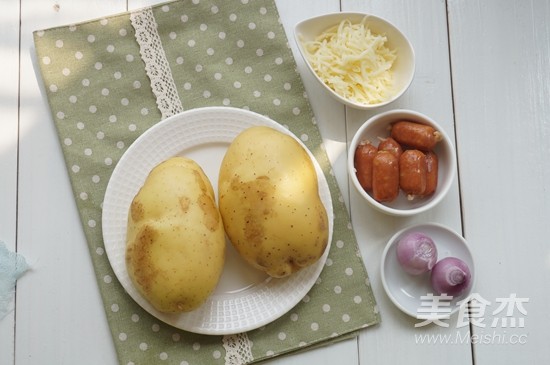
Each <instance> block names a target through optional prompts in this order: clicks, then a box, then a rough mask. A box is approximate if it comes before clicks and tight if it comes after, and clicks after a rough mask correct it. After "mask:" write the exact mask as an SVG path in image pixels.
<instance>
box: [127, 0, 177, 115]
mask: <svg viewBox="0 0 550 365" xmlns="http://www.w3.org/2000/svg"><path fill="white" fill-rule="evenodd" d="M130 21H131V22H132V26H133V27H134V29H135V31H136V41H137V43H138V44H139V52H140V54H141V59H142V60H143V62H144V63H145V71H146V72H147V76H148V77H149V80H150V81H151V89H153V93H154V94H155V96H156V98H157V107H158V109H159V110H160V112H161V114H162V119H165V118H168V117H169V116H172V115H174V114H178V113H180V112H182V111H183V106H182V104H181V100H180V98H179V95H178V90H177V89H176V84H175V82H174V78H173V77H172V72H171V71H170V64H169V63H168V60H167V59H166V54H165V53H164V48H163V47H162V42H161V40H160V36H159V33H158V25H157V22H156V20H155V16H154V15H153V10H152V8H151V7H148V8H144V9H141V10H137V11H135V12H132V13H131V14H130Z"/></svg>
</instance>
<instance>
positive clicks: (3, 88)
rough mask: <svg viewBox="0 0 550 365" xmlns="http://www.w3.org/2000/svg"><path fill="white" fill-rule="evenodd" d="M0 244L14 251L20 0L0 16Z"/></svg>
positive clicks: (0, 352) (10, 334) (2, 342)
mask: <svg viewBox="0 0 550 365" xmlns="http://www.w3.org/2000/svg"><path fill="white" fill-rule="evenodd" d="M0 38H1V39H2V47H1V48H0V59H2V67H1V68H0V80H2V83H0V95H2V96H1V98H2V100H1V102H0V115H2V122H1V123H0V171H2V173H1V174H0V207H1V208H0V222H2V223H1V224H0V241H3V242H4V243H5V244H6V246H7V248H8V249H10V250H11V251H15V249H16V237H17V235H16V227H17V149H18V145H17V140H18V128H19V126H18V124H19V120H18V114H17V103H18V101H17V98H18V94H17V89H18V82H19V80H18V73H17V72H13V71H14V70H18V68H19V1H18V0H9V1H5V2H4V3H3V4H2V12H1V13H0ZM14 328H15V314H14V312H11V313H9V314H8V315H7V316H6V317H4V319H2V320H0V363H1V364H13V362H14Z"/></svg>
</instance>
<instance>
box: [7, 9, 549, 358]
mask: <svg viewBox="0 0 550 365" xmlns="http://www.w3.org/2000/svg"><path fill="white" fill-rule="evenodd" d="M156 2H158V0H152V1H151V0H108V1H106V0H59V1H54V0H52V1H44V0H2V6H1V11H0V59H1V60H2V66H1V67H0V116H1V120H0V171H1V173H0V240H2V241H4V242H5V243H6V244H7V245H8V247H9V248H11V249H12V250H17V251H18V252H19V253H21V254H23V255H24V256H25V257H26V258H27V259H28V260H29V261H30V263H31V265H32V268H33V269H32V271H31V272H28V273H27V274H26V275H25V276H23V277H22V278H21V279H20V280H19V282H18V286H17V290H16V309H15V311H14V312H12V313H11V314H9V315H8V316H7V317H6V318H4V319H3V320H2V321H0V364H6V365H8V364H17V365H23V364H59V365H61V364H115V363H116V362H117V360H116V356H115V351H114V347H113V343H112V340H111V336H110V333H109V330H108V326H107V322H106V319H105V314H104V310H103V306H102V303H101V299H100V296H99V291H98V289H97V284H96V280H95V278H94V273H93V268H92V265H91V260H90V257H89V253H88V249H87V247H86V242H85V239H84V235H83V232H82V230H81V226H80V222H79V218H78V214H77V210H76V207H75V203H74V201H73V198H72V194H71V189H70V186H69V180H68V176H67V172H66V169H65V165H64V162H63V157H62V153H61V150H60V146H59V143H58V139H57V135H56V133H55V129H54V125H53V122H52V123H50V122H48V121H46V122H45V121H44V119H48V120H49V119H50V115H49V110H48V108H47V105H46V102H45V100H44V99H43V98H42V95H41V94H40V91H39V86H38V85H39V84H38V81H37V78H36V74H35V70H34V69H33V65H32V61H31V57H30V52H31V46H32V35H31V32H32V31H33V30H35V29H39V28H48V27H52V26H56V25H64V24H68V23H74V22H78V21H82V20H86V19H89V18H94V17H100V16H104V15H107V14H112V13H119V12H123V11H126V10H128V9H135V8H139V7H142V6H145V5H150V4H153V3H156ZM277 5H278V7H279V11H280V15H281V20H282V22H283V25H284V27H285V29H286V31H287V35H288V36H289V39H290V45H291V47H292V49H293V51H294V53H295V56H296V58H297V61H298V66H299V71H300V73H301V75H302V78H303V80H304V83H305V85H306V88H307V91H308V93H309V95H310V100H311V103H312V106H313V109H314V112H315V114H316V116H317V119H318V121H319V125H320V128H321V132H322V134H323V137H324V139H325V141H326V144H327V148H328V152H329V155H330V158H331V160H332V162H333V165H334V170H335V172H336V175H337V178H338V181H339V184H340V187H341V189H342V192H343V194H344V196H345V199H346V203H347V206H348V207H349V209H350V212H351V214H352V219H353V223H354V226H355V231H356V234H357V237H358V240H359V243H360V248H361V252H362V254H363V257H364V259H365V262H366V265H367V268H368V270H369V274H370V277H371V281H372V286H373V288H374V290H375V295H376V298H377V300H378V303H379V307H380V311H381V315H382V323H381V325H379V326H377V327H374V328H371V329H368V330H366V331H364V332H363V333H362V334H361V335H360V337H359V338H358V339H352V340H347V341H344V342H341V343H338V344H335V345H331V346H328V347H324V348H320V349H316V350H311V351H307V352H304V353H301V354H298V355H292V356H287V357H283V358H279V359H275V360H273V361H271V362H270V363H272V364H304V363H308V364H309V363H311V364H313V363H314V364H334V363H340V364H408V363H412V364H439V363H441V362H443V361H444V362H445V363H447V364H469V363H476V364H498V363H503V364H516V363H530V362H531V363H538V364H542V363H550V346H548V336H549V335H550V330H549V329H548V325H550V310H549V309H548V304H549V303H550V290H548V288H549V282H550V244H549V243H548V242H549V237H550V188H549V186H550V158H549V155H550V25H549V24H550V22H549V21H550V1H548V0H525V1H520V0H517V1H514V0H447V1H443V0H424V1H415V2H412V1H407V0H371V1H360V0H302V1H294V0H277ZM339 10H343V11H346V10H347V11H362V12H369V13H372V14H375V15H378V16H381V17H384V18H386V19H388V20H390V21H391V22H393V23H395V24H396V25H397V26H399V27H400V28H401V29H402V30H403V31H404V32H405V33H406V34H407V35H408V36H409V38H410V40H411V42H412V44H413V46H414V48H415V51H416V57H417V69H416V75H415V79H414V82H413V84H412V86H411V87H410V89H409V90H408V92H407V93H406V94H405V95H404V97H403V98H402V99H400V100H399V101H398V102H396V103H394V104H392V105H390V106H388V107H385V108H384V109H383V110H388V109H392V108H408V109H414V110H417V111H420V112H422V113H425V114H427V115H429V116H431V117H432V118H434V119H435V120H437V121H438V122H440V123H441V124H442V125H443V126H444V128H445V130H446V132H447V133H448V134H449V135H450V136H451V137H452V138H453V139H454V141H455V144H456V150H457V155H458V166H459V169H458V179H457V181H456V183H455V184H454V185H453V187H452V189H451V192H450V194H449V196H448V197H447V198H446V199H445V200H444V201H443V202H442V203H441V204H440V205H439V206H438V207H436V208H435V209H433V210H432V211H430V212H427V213H425V214H423V215H421V216H418V217H415V218H393V217H389V216H384V215H382V214H381V213H378V212H376V211H374V210H373V209H372V208H370V207H368V206H366V205H365V204H364V203H363V202H361V200H360V199H359V195H358V194H357V193H356V191H355V190H354V189H353V187H352V186H351V185H350V184H349V181H348V178H347V171H346V153H347V151H346V150H347V147H346V146H347V143H349V141H350V140H351V138H352V136H353V133H354V132H355V131H356V130H357V128H358V127H359V126H360V124H361V123H362V122H363V121H365V120H366V119H367V118H368V117H370V116H371V115H373V112H362V111H357V110H352V109H349V108H345V107H344V106H342V105H340V104H338V103H337V102H335V101H334V100H332V99H331V98H330V97H329V96H328V95H326V94H325V92H324V91H322V90H319V89H318V87H317V86H316V85H315V83H314V80H313V78H312V76H311V75H310V74H308V72H307V70H306V69H305V66H304V64H303V62H302V60H301V59H300V58H299V56H298V53H297V49H296V47H295V44H294V41H293V39H292V37H291V35H292V34H291V31H292V28H293V26H294V24H295V23H297V22H298V21H300V20H302V19H305V18H307V17H310V16H314V15H318V14H322V13H327V12H333V11H339ZM420 222H439V223H442V224H444V225H447V226H449V227H450V228H452V229H454V230H456V231H458V232H460V233H462V234H463V235H464V237H465V238H466V239H467V240H468V242H469V243H470V245H471V247H472V249H473V252H474V255H475V260H476V263H477V284H476V288H475V291H476V293H479V295H480V296H481V297H482V298H484V299H485V300H487V301H488V302H490V303H491V304H490V305H489V306H488V307H487V308H486V309H485V311H484V312H482V313H479V312H478V314H479V316H478V318H477V319H478V323H475V324H471V325H470V326H468V325H467V326H464V327H461V328H457V326H456V321H453V320H451V321H449V322H448V323H449V324H450V326H449V327H448V328H443V327H441V326H437V325H431V326H427V327H422V328H415V327H414V324H415V323H417V321H416V320H414V319H412V318H409V317H407V316H406V315H404V314H402V313H401V312H400V311H398V310H397V309H396V307H394V306H393V304H392V303H391V302H390V300H389V299H388V297H387V296H386V294H385V292H384V290H383V288H382V284H381V281H380V274H379V268H380V263H379V261H380V256H381V253H382V250H383V248H384V245H385V243H386V241H387V240H388V238H389V237H390V236H391V235H392V234H393V233H394V232H395V231H396V230H398V229H400V228H402V227H405V226H409V225H411V224H414V223H420ZM514 294H515V295H516V296H517V298H519V299H522V300H526V299H528V300H529V301H528V302H527V303H522V304H523V306H524V308H525V310H526V314H522V313H520V312H519V307H518V305H517V303H518V302H519V300H517V299H516V300H514V299H513V298H514ZM500 302H502V303H504V304H505V303H507V302H512V306H511V309H513V312H512V313H509V314H510V317H512V318H516V319H518V321H519V318H523V320H524V327H523V328H521V327H518V326H516V328H512V327H510V326H508V327H505V326H504V325H503V323H502V319H503V317H506V313H505V312H506V310H504V311H500V312H499V311H498V307H499V305H500ZM493 312H497V313H494V314H493ZM510 317H509V318H510ZM453 318H455V319H456V317H453ZM481 325H485V327H484V328H483V327H481ZM468 334H472V335H475V337H474V338H473V339H472V340H471V341H468V339H469V337H468ZM426 335H433V336H437V335H440V336H442V337H437V338H436V337H434V338H432V339H431V340H430V339H429V338H427V337H422V336H426ZM443 336H448V337H443ZM445 338H447V340H445ZM422 340H424V342H422ZM90 344H93V346H91V345H90ZM98 349H99V351H98Z"/></svg>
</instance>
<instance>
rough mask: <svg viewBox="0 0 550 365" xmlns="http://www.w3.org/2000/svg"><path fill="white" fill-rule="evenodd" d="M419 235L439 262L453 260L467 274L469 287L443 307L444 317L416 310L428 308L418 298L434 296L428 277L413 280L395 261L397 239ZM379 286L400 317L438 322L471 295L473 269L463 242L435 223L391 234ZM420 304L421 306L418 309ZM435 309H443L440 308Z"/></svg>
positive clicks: (472, 262)
mask: <svg viewBox="0 0 550 365" xmlns="http://www.w3.org/2000/svg"><path fill="white" fill-rule="evenodd" d="M413 231H414V232H422V233H424V234H426V235H428V236H430V237H431V238H432V239H433V241H434V243H435V245H436V247H437V253H438V258H437V260H438V261H440V260H441V259H443V258H445V257H457V258H459V259H461V260H462V261H464V262H465V263H466V264H467V265H468V267H469V269H470V274H471V281H470V286H469V287H468V289H466V291H465V292H463V293H462V294H460V295H459V296H456V297H453V298H452V299H451V300H450V306H449V307H450V308H449V307H447V308H448V309H447V311H448V312H446V313H435V311H434V313H426V312H421V311H419V309H421V308H422V307H424V310H426V304H429V303H430V302H429V300H427V299H426V298H422V297H423V296H427V295H428V294H429V293H433V295H434V296H436V295H437V294H435V293H434V291H433V289H432V287H431V283H430V273H425V274H422V275H418V276H414V275H409V274H407V273H406V272H405V271H404V270H403V268H402V267H401V265H400V264H399V262H398V261H397V254H396V247H397V243H398V242H399V240H400V239H401V237H403V236H405V235H406V234H407V233H409V232H413ZM380 268H381V269H380V271H381V278H382V285H383V286H384V289H385V290H386V293H387V294H388V297H389V298H390V299H391V301H392V302H393V303H394V304H395V305H396V306H397V307H398V308H399V309H400V310H401V311H403V312H404V313H406V314H408V315H410V316H412V317H415V318H422V319H435V318H442V317H445V316H447V315H452V314H453V313H455V312H456V311H457V310H458V309H459V306H458V305H457V303H459V302H461V301H463V300H465V299H467V298H468V297H470V295H471V294H472V292H473V288H474V286H475V278H476V275H475V266H474V258H473V255H472V252H471V251H470V248H469V247H468V244H467V243H466V240H465V239H464V238H463V237H462V236H460V235H459V234H457V233H456V232H454V231H453V230H451V229H449V228H447V227H445V226H443V225H441V224H437V223H425V224H419V225H415V226H411V227H408V228H405V229H402V230H400V231H399V232H397V233H395V234H394V235H393V236H392V237H391V238H390V240H389V241H388V243H387V245H386V248H385V249H384V252H383V253H382V263H381V265H380ZM423 303H424V306H423V305H422V304H423ZM439 309H443V307H442V306H440V308H439Z"/></svg>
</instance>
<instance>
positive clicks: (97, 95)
mask: <svg viewBox="0 0 550 365" xmlns="http://www.w3.org/2000/svg"><path fill="white" fill-rule="evenodd" d="M34 40H35V49H36V54H37V62H38V64H39V66H40V72H41V75H42V81H43V84H44V89H45V95H46V97H47V99H48V103H49V106H50V109H51V113H52V118H53V121H54V123H55V126H56V128H57V131H58V134H59V140H60V144H61V146H62V150H63V154H64V157H65V161H66V165H67V170H68V174H69V177H70V181H71V185H72V189H73V192H74V198H75V200H76V203H77V206H78V210H79V213H80V218H81V221H82V226H83V229H84V232H85V235H86V239H87V243H88V246H89V250H90V254H91V258H92V261H93V265H94V268H95V272H96V276H97V282H98V287H99V290H100V292H101V296H102V298H103V302H104V306H105V310H106V313H107V319H108V322H109V326H110V329H111V332H112V336H113V341H114V343H115V347H116V350H117V354H118V357H119V361H120V363H121V364H125V365H130V364H135V365H137V364H157V363H159V364H189V365H191V364H245V363H254V362H258V361H262V360H265V359H268V358H272V357H276V356H279V355H282V354H288V353H291V352H293V351H301V350H304V349H307V348H312V347H316V346H320V345H325V344H329V343H331V342H335V341H338V340H341V339H344V338H349V337H352V336H356V335H357V333H358V331H360V330H362V329H364V328H366V327H369V326H372V325H375V324H377V323H379V321H380V317H379V313H378V309H377V307H376V302H375V299H374V296H373V293H372V290H371V287H370V284H369V279H368V275H367V272H366V270H365V267H364V264H363V261H362V259H361V256H360V253H359V250H358V247H357V242H356V239H355V236H354V233H353V229H352V226H351V223H350V220H349V216H348V213H347V210H346V208H345V205H344V204H343V199H342V196H341V193H340V191H339V189H338V186H337V183H336V180H335V178H334V176H333V173H332V170H331V166H330V163H329V161H328V159H327V156H326V153H325V151H324V148H323V146H322V139H321V136H320V133H319V130H318V128H317V126H316V122H315V118H314V116H313V113H312V110H311V108H310V105H309V102H308V99H307V95H306V92H305V89H304V87H303V84H302V81H301V79H300V76H299V74H298V73H297V71H296V64H295V60H294V58H293V55H292V52H291V50H290V48H289V46H288V40H287V38H286V36H285V32H284V29H283V27H282V25H281V22H280V20H279V15H278V12H277V8H276V6H275V4H274V2H273V0H184V1H173V2H167V3H162V4H158V5H155V6H152V7H147V8H143V9H138V10H135V11H132V12H128V13H123V14H117V15H112V16H106V17H105V18H101V19H95V20H91V21H88V22H83V23H79V24H72V25H67V26H62V27H57V28H52V29H47V30H38V31H35V32H34ZM208 106H218V107H219V106H226V107H234V108H241V109H248V110H250V111H254V112H256V113H258V114H261V115H265V116H268V117H269V118H271V119H273V120H275V121H279V122H281V123H282V124H284V125H285V126H288V128H289V129H290V130H291V131H292V132H293V133H294V134H295V135H296V136H298V137H299V138H300V139H301V140H302V141H303V142H304V143H305V145H306V146H307V147H308V148H309V149H310V151H312V153H313V154H314V155H315V157H316V159H317V160H318V162H319V164H320V166H321V167H322V169H323V171H324V173H325V176H326V178H327V180H328V183H329V187H330V192H331V196H332V201H333V210H334V233H333V241H332V245H331V251H330V254H329V256H328V258H327V261H326V264H325V265H324V267H323V271H322V272H321V275H320V277H319V278H318V280H317V281H316V283H315V284H314V285H313V288H312V289H311V290H310V291H309V292H308V293H307V295H306V296H305V297H304V298H303V299H302V300H301V301H300V302H299V303H298V304H297V305H296V306H295V307H293V308H292V309H290V310H289V311H288V312H286V313H285V314H283V315H282V316H281V317H280V318H279V319H277V320H275V321H273V322H271V323H269V324H267V325H264V326H262V327H260V328H258V329H255V330H251V331H248V332H246V333H239V334H230V335H203V334H196V333H191V332H186V331H183V330H181V329H178V328H176V327H173V326H171V325H168V324H166V323H164V322H163V321H161V320H159V319H157V317H155V316H153V315H150V314H149V312H147V311H145V310H144V309H142V307H141V306H139V305H138V304H137V303H136V302H135V301H134V300H133V299H132V298H131V297H130V296H129V295H128V294H127V293H126V292H125V290H124V289H123V287H122V285H121V284H120V282H119V281H118V280H117V278H116V276H115V274H114V272H113V269H112V267H111V265H110V262H109V259H108V257H107V254H106V251H105V247H104V243H103V236H102V227H101V219H102V202H103V198H104V194H105V191H106V188H107V185H108V182H109V178H110V176H111V174H112V172H113V169H114V168H115V166H116V164H117V162H118V161H119V159H120V158H121V156H122V155H123V154H124V152H125V150H126V149H127V148H128V147H129V146H130V145H131V144H132V143H133V141H134V140H135V139H136V138H137V137H138V136H140V135H141V134H142V133H143V132H144V131H146V130H147V129H148V128H150V127H152V126H153V125H155V124H156V123H158V122H159V121H161V120H163V119H165V118H167V117H169V116H171V115H174V114H177V113H180V112H182V111H185V110H190V109H194V108H199V107H208Z"/></svg>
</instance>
